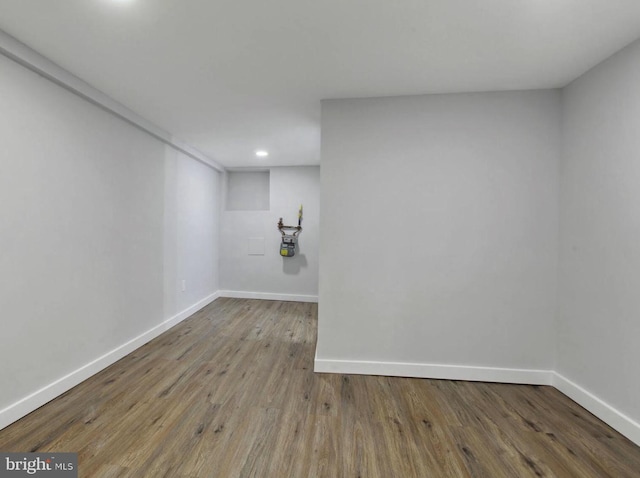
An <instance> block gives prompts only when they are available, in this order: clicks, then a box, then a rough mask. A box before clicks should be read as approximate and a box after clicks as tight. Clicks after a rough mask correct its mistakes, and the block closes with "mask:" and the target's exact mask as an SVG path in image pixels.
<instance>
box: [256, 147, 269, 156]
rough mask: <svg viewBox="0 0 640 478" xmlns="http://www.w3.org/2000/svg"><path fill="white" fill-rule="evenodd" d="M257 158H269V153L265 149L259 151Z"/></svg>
mask: <svg viewBox="0 0 640 478" xmlns="http://www.w3.org/2000/svg"><path fill="white" fill-rule="evenodd" d="M256 156H257V157H259V158H266V157H267V156H269V152H268V151H265V150H264V149H259V150H258V151H256Z"/></svg>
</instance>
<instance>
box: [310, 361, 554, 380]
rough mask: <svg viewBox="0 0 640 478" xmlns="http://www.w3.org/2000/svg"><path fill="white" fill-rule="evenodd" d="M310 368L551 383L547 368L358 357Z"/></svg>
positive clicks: (458, 378)
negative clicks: (502, 366)
mask: <svg viewBox="0 0 640 478" xmlns="http://www.w3.org/2000/svg"><path fill="white" fill-rule="evenodd" d="M314 371H315V372H320V373H343V374H355V375H389V376H392V377H416V378H434V379H444V380H469V381H475V382H502V383H520V384H528V385H551V380H552V374H553V372H552V371H551V370H528V369H513V368H495V367H475V366H464V365H437V364H423V363H405V362H369V361H360V360H326V359H319V358H317V357H316V359H315V365H314Z"/></svg>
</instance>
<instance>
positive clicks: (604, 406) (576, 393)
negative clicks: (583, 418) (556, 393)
mask: <svg viewBox="0 0 640 478" xmlns="http://www.w3.org/2000/svg"><path fill="white" fill-rule="evenodd" d="M552 385H553V386H554V387H555V388H557V389H558V390H560V391H561V392H562V393H564V394H565V395H566V396H567V397H569V398H570V399H572V400H573V401H574V402H576V403H578V404H579V405H581V406H583V407H584V408H586V409H587V410H589V411H590V412H591V413H593V414H594V415H595V416H596V417H598V418H599V419H600V420H602V421H603V422H605V423H607V424H608V425H609V426H611V428H614V429H616V430H618V431H619V432H620V433H622V434H623V435H624V436H626V437H627V438H628V439H629V440H631V441H632V442H634V443H635V444H636V445H640V423H638V422H636V421H634V420H633V419H631V418H629V417H628V416H626V415H625V414H624V413H622V412H620V411H619V410H617V409H615V408H614V407H612V406H611V405H609V404H608V403H607V402H605V401H604V400H601V399H600V398H598V397H597V396H595V395H594V394H593V393H591V392H589V391H587V390H586V389H584V388H582V387H581V386H580V385H578V384H576V383H574V382H572V381H571V380H569V379H568V378H566V377H563V376H562V375H560V374H559V373H558V372H554V373H553V381H552Z"/></svg>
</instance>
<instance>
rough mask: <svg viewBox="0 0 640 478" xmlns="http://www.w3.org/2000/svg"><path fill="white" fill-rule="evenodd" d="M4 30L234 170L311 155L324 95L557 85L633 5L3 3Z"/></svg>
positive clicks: (629, 1)
mask: <svg viewBox="0 0 640 478" xmlns="http://www.w3.org/2000/svg"><path fill="white" fill-rule="evenodd" d="M0 29H2V30H4V31H5V32H7V33H9V34H10V35H12V36H14V37H16V38H17V39H19V40H21V41H22V42H24V43H26V44H27V45H29V46H30V47H32V48H33V49H35V50H36V51H38V52H40V53H41V54H43V55H45V56H47V57H48V58H50V59H51V60H53V61H54V62H56V63H58V64H59V65H60V66H62V67H64V68H66V69H67V70H69V71H70V72H72V73H74V74H75V75H77V76H79V77H80V78H82V79H84V80H85V81H87V82H88V83H90V84H92V85H93V86H95V87H96V88H98V89H99V90H102V91H103V92H105V93H107V94H108V95H110V96H111V97H113V98H114V99H116V100H118V101H120V102H121V103H123V104H125V105H126V106H128V107H129V108H130V109H132V110H134V111H136V112H137V113H139V114H140V115H142V116H144V117H146V118H147V119H149V120H151V121H152V122H154V123H156V124H157V125H158V126H160V127H162V128H164V129H166V130H167V131H169V132H170V133H172V134H173V135H175V136H176V137H178V138H180V139H182V140H185V141H187V142H188V143H190V144H191V145H192V146H194V147H196V148H197V149H199V150H201V151H202V152H204V153H205V154H206V155H208V156H209V157H211V158H212V159H215V160H216V161H218V162H220V163H222V164H223V165H225V166H228V167H239V166H266V165H269V166H271V165H294V164H318V162H319V160H320V100H321V99H323V98H346V97H369V96H389V95H407V94H421V93H443V92H466V91H490V90H513V89H530V88H554V87H561V86H564V85H566V84H567V83H568V82H570V81H571V80H573V79H575V78H576V77H578V76H579V75H581V74H582V73H584V72H585V71H586V70H588V69H589V68H591V67H592V66H594V65H596V64H597V63H599V62H600V61H602V60H603V59H605V58H606V57H608V56H609V55H611V54H612V53H614V52H615V51H617V50H619V49H620V48H622V47H624V46H625V45H627V44H629V43H631V42H632V41H633V40H635V39H637V38H638V37H640V1H639V0H57V1H56V0H0ZM262 148H263V149H267V150H269V152H270V156H269V157H268V158H267V159H266V160H265V159H259V158H256V157H255V155H254V151H255V150H256V149H262Z"/></svg>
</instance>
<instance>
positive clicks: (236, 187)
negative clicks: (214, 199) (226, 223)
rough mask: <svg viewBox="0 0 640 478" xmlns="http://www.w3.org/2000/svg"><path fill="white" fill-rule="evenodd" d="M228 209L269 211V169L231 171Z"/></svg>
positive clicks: (228, 186) (228, 174)
mask: <svg viewBox="0 0 640 478" xmlns="http://www.w3.org/2000/svg"><path fill="white" fill-rule="evenodd" d="M226 210H227V211H268V210H269V171H229V172H228V173H227V201H226Z"/></svg>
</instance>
